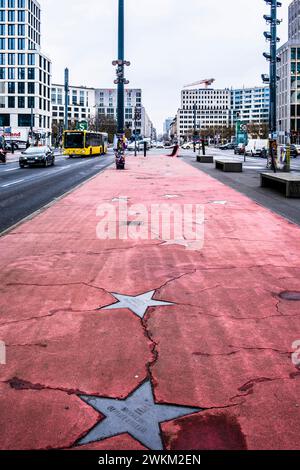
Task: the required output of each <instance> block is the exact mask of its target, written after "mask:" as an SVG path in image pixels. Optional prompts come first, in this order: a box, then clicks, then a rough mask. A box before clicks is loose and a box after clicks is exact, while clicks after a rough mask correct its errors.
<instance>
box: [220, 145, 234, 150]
mask: <svg viewBox="0 0 300 470" xmlns="http://www.w3.org/2000/svg"><path fill="white" fill-rule="evenodd" d="M219 149H220V150H234V149H235V144H225V145H221V146H220V147H219Z"/></svg>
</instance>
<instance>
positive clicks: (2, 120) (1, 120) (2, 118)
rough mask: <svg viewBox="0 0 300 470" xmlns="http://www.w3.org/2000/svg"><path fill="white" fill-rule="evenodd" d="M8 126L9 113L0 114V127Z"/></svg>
mask: <svg viewBox="0 0 300 470" xmlns="http://www.w3.org/2000/svg"><path fill="white" fill-rule="evenodd" d="M9 126H10V114H0V127H9Z"/></svg>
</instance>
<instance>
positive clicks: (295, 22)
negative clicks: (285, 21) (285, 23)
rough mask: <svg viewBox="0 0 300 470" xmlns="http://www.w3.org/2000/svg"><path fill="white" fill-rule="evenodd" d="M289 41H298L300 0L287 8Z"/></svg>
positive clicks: (295, 0) (299, 35)
mask: <svg viewBox="0 0 300 470" xmlns="http://www.w3.org/2000/svg"><path fill="white" fill-rule="evenodd" d="M289 40H297V41H300V0H294V1H293V2H292V3H291V4H290V6H289Z"/></svg>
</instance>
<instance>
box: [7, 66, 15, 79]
mask: <svg viewBox="0 0 300 470" xmlns="http://www.w3.org/2000/svg"><path fill="white" fill-rule="evenodd" d="M8 79H9V80H14V79H15V69H12V68H9V69H8Z"/></svg>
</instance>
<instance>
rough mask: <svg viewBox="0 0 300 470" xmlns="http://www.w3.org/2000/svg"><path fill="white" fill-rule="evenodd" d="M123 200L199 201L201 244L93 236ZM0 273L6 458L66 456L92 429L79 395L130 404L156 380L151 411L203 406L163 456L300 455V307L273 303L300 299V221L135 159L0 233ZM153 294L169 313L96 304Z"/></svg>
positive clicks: (172, 164)
mask: <svg viewBox="0 0 300 470" xmlns="http://www.w3.org/2000/svg"><path fill="white" fill-rule="evenodd" d="M166 195H177V197H176V198H174V199H173V198H167V197H166ZM120 196H127V197H128V204H129V206H130V205H131V204H137V203H142V204H144V205H146V206H147V207H149V206H150V204H152V203H169V204H172V203H176V204H180V205H183V204H185V203H197V204H202V205H203V206H204V208H205V241H204V247H203V248H202V249H201V250H199V251H193V250H187V249H186V248H185V247H184V246H180V245H164V244H163V243H162V241H161V240H155V239H154V240H144V241H139V240H127V241H126V240H125V241H124V240H99V239H98V238H97V236H96V227H97V224H98V222H99V220H100V218H99V216H97V215H96V210H97V207H98V206H99V204H102V203H112V202H111V201H112V200H113V199H114V198H118V197H120ZM225 201H226V203H225V204H224V202H225ZM216 202H217V203H216ZM220 202H222V203H220ZM112 204H115V205H117V204H118V203H117V202H116V201H115V202H113V203H112ZM139 217H140V216H139V215H137V216H136V218H137V219H139ZM0 268H1V269H0V340H2V341H5V343H6V345H7V365H5V366H4V365H0V393H1V400H0V429H1V433H0V448H1V449H55V448H74V446H75V443H76V442H77V441H78V440H79V439H80V437H82V436H84V435H85V434H86V433H87V432H88V431H89V430H90V429H91V428H92V427H93V426H94V425H95V424H96V423H97V422H98V421H99V420H100V419H101V416H100V415H99V414H98V413H97V412H95V411H94V410H93V409H92V408H91V407H89V406H88V405H87V404H86V403H84V402H83V401H82V400H80V399H79V397H78V396H77V395H78V394H80V393H83V394H90V395H98V396H100V397H101V396H103V397H111V398H125V397H127V396H128V394H130V393H131V392H133V390H135V389H136V387H138V385H139V384H141V383H142V382H143V381H144V380H145V379H146V378H147V376H148V374H149V373H150V376H151V381H152V384H153V386H154V392H155V397H156V401H157V402H158V403H167V404H178V405H187V406H192V407H200V408H204V409H205V411H203V412H200V413H197V414H196V415H192V416H186V417H184V418H181V419H178V420H174V421H172V422H169V423H164V424H163V425H162V431H163V439H164V443H165V446H166V448H167V449H177V450H178V449H197V450H198V449H277V448H278V449H300V437H299V436H300V372H299V371H298V370H297V369H296V367H295V366H294V365H293V363H292V360H291V354H292V352H293V349H292V344H293V342H294V341H296V340H300V323H299V319H300V308H299V307H300V303H299V302H297V301H294V302H291V301H287V300H282V299H281V298H280V297H279V295H280V293H281V292H283V291H300V229H299V228H298V227H297V226H295V225H293V224H291V223H289V222H288V221H286V220H284V219H282V218H281V217H279V216H277V215H275V214H274V213H272V212H270V211H268V210H266V209H264V208H263V207H261V206H259V205H257V204H256V203H254V202H252V201H251V200H249V199H248V198H246V197H244V196H243V195H241V194H240V193H237V192H235V191H234V190H232V189H230V188H228V187H226V186H224V185H223V184H221V183H220V182H218V181H216V180H214V179H212V178H210V177H209V176H207V175H206V174H203V173H202V172H200V171H197V170H196V169H193V168H192V167H190V166H188V165H187V164H185V163H183V162H182V161H181V160H180V159H170V158H167V157H154V156H153V157H149V158H147V159H145V158H134V157H131V158H128V160H127V170H126V171H124V172H117V171H116V170H114V169H113V168H110V169H108V170H106V171H105V172H104V173H103V174H101V175H99V176H97V177H96V178H94V179H93V180H91V181H90V182H88V183H86V184H85V185H84V186H82V187H81V188H79V189H77V190H76V191H74V192H73V193H71V194H70V195H68V196H66V197H65V198H63V199H61V200H60V201H59V202H57V203H56V204H55V205H53V206H52V207H50V208H49V209H47V210H46V211H44V212H43V213H41V214H40V215H39V216H37V217H35V218H34V219H32V220H31V221H28V222H26V223H24V224H23V225H20V226H19V227H18V228H16V229H14V230H13V231H11V232H10V233H9V234H8V235H6V236H4V237H2V238H1V239H0ZM155 289H156V290H157V292H156V296H155V298H156V299H161V300H164V301H169V302H174V303H175V305H174V306H170V307H156V308H150V309H149V311H148V312H147V314H146V316H145V318H144V323H143V324H142V323H141V321H140V319H139V318H138V317H137V316H135V315H134V314H133V313H131V312H130V311H129V310H126V309H122V310H98V309H99V307H103V306H106V305H108V304H111V303H112V302H114V301H115V299H114V298H113V297H112V295H111V294H110V292H118V293H121V294H127V295H138V294H142V293H143V292H147V291H150V290H155ZM88 448H89V449H98V450H99V449H122V450H123V449H142V448H143V447H142V446H141V444H140V443H138V442H137V441H135V440H134V439H133V438H132V437H130V436H129V435H120V436H116V437H114V438H111V439H107V440H105V441H102V442H99V443H93V444H90V445H88V446H84V447H82V449H88Z"/></svg>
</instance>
